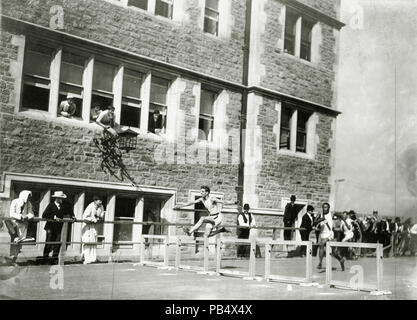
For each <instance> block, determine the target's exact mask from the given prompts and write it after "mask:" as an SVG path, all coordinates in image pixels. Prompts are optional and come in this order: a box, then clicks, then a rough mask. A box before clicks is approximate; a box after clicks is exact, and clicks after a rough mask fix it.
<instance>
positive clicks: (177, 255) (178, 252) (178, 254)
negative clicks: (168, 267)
mask: <svg viewBox="0 0 417 320" xmlns="http://www.w3.org/2000/svg"><path fill="white" fill-rule="evenodd" d="M180 264H181V239H180V237H178V238H177V245H176V248H175V268H176V269H177V270H178V269H179V268H180Z"/></svg>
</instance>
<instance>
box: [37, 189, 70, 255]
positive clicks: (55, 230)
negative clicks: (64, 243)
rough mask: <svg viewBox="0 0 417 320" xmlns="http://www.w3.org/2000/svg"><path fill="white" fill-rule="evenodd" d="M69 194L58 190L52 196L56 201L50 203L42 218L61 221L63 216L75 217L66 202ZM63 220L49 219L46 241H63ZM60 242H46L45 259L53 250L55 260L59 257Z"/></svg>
mask: <svg viewBox="0 0 417 320" xmlns="http://www.w3.org/2000/svg"><path fill="white" fill-rule="evenodd" d="M66 197H67V196H66V195H65V194H64V193H63V192H62V191H56V192H55V193H54V194H53V195H52V198H54V201H53V202H51V203H49V204H48V206H47V207H46V209H45V211H44V212H43V214H42V218H44V219H51V220H55V221H61V220H62V219H63V218H74V212H73V211H72V209H70V208H69V206H68V205H66V204H64V202H63V199H65V198H66ZM62 225H63V223H62V222H53V221H48V222H46V224H45V228H44V229H45V231H46V242H59V241H61V229H62ZM60 248H61V245H60V244H45V247H44V249H43V257H44V261H46V260H48V257H49V253H50V252H51V251H52V257H53V259H54V260H56V259H57V258H58V254H59V249H60Z"/></svg>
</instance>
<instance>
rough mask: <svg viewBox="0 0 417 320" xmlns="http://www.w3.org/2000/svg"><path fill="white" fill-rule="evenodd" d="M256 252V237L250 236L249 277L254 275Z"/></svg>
mask: <svg viewBox="0 0 417 320" xmlns="http://www.w3.org/2000/svg"><path fill="white" fill-rule="evenodd" d="M255 253H256V238H252V239H251V241H250V254H249V278H254V277H255V263H256V258H255Z"/></svg>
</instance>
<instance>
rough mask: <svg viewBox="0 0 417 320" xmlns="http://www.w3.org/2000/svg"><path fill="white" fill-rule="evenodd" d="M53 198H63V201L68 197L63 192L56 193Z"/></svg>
mask: <svg viewBox="0 0 417 320" xmlns="http://www.w3.org/2000/svg"><path fill="white" fill-rule="evenodd" d="M51 197H52V198H62V199H65V198H66V197H67V196H66V195H65V193H63V192H62V191H55V192H54V194H53V195H52V196H51Z"/></svg>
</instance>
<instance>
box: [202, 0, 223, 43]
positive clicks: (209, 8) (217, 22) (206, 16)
mask: <svg viewBox="0 0 417 320" xmlns="http://www.w3.org/2000/svg"><path fill="white" fill-rule="evenodd" d="M219 5H220V0H217V9H215V8H211V7H209V6H208V5H207V0H206V1H205V2H204V21H203V32H204V33H208V34H211V35H213V36H216V37H218V36H219V21H220V9H219ZM207 10H208V11H211V12H214V13H215V14H216V15H217V19H215V18H214V17H212V16H210V15H207ZM206 19H208V20H212V21H215V22H216V32H215V33H211V32H208V31H207V30H206V29H205V26H206Z"/></svg>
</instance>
